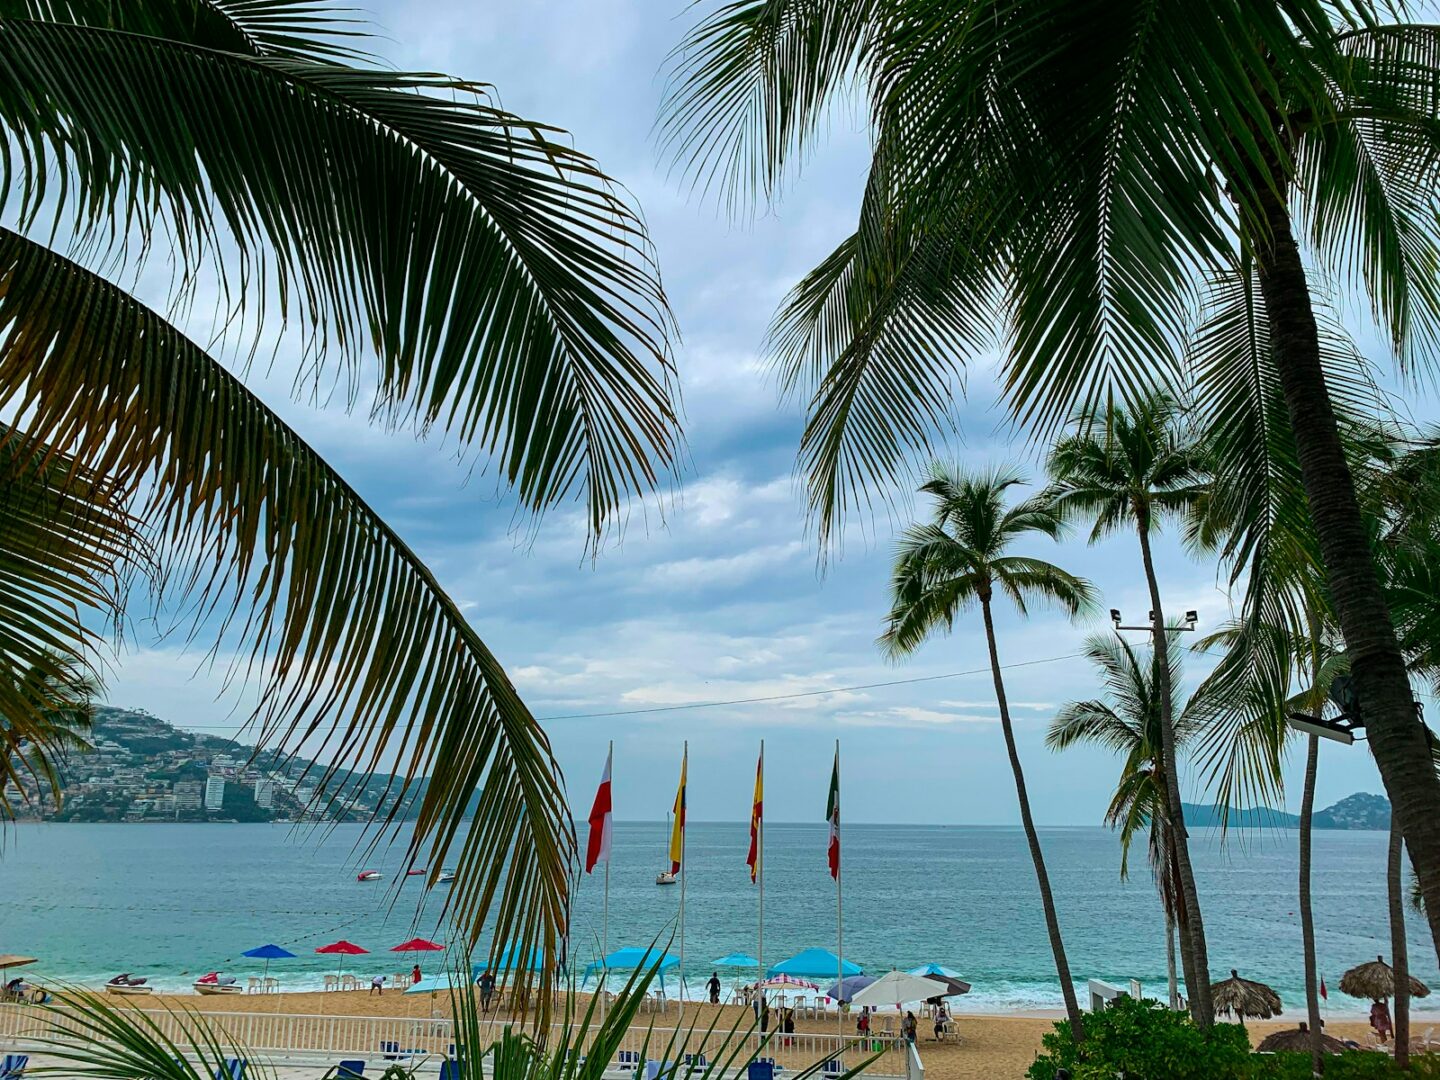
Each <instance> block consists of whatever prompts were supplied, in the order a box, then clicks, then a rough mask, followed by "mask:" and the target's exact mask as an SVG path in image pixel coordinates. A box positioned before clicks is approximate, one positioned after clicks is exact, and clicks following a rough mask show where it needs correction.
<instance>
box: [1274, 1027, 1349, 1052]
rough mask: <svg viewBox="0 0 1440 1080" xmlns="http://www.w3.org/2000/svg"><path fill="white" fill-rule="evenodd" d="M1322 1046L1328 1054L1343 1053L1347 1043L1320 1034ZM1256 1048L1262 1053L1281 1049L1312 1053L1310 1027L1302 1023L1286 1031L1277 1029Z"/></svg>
mask: <svg viewBox="0 0 1440 1080" xmlns="http://www.w3.org/2000/svg"><path fill="white" fill-rule="evenodd" d="M1320 1048H1321V1050H1323V1051H1324V1052H1325V1053H1327V1054H1343V1053H1344V1052H1345V1044H1344V1043H1342V1042H1341V1041H1340V1040H1339V1039H1337V1038H1335V1037H1334V1036H1331V1035H1325V1034H1322V1035H1321V1036H1320ZM1255 1049H1257V1050H1259V1051H1260V1053H1262V1054H1271V1053H1274V1052H1276V1051H1279V1050H1295V1051H1298V1052H1299V1053H1302V1054H1308V1053H1310V1029H1309V1028H1308V1027H1307V1026H1306V1025H1304V1024H1301V1025H1300V1026H1299V1027H1298V1028H1286V1029H1285V1030H1284V1031H1276V1032H1273V1033H1271V1034H1269V1035H1266V1036H1265V1038H1263V1039H1261V1040H1260V1045H1259V1046H1257V1047H1256V1048H1255Z"/></svg>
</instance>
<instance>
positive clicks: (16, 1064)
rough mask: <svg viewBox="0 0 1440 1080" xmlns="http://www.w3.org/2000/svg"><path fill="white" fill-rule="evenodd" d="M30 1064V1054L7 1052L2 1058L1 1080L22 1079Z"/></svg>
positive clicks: (0, 1065) (0, 1064)
mask: <svg viewBox="0 0 1440 1080" xmlns="http://www.w3.org/2000/svg"><path fill="white" fill-rule="evenodd" d="M29 1064H30V1055H29V1054H6V1055H5V1056H4V1057H3V1058H0V1080H21V1078H22V1077H23V1076H24V1075H25V1066H27V1065H29Z"/></svg>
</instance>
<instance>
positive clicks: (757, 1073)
mask: <svg viewBox="0 0 1440 1080" xmlns="http://www.w3.org/2000/svg"><path fill="white" fill-rule="evenodd" d="M745 1080H775V1062H774V1060H765V1059H762V1060H760V1061H752V1062H751V1063H750V1065H749V1067H748V1068H747V1069H746V1070H745Z"/></svg>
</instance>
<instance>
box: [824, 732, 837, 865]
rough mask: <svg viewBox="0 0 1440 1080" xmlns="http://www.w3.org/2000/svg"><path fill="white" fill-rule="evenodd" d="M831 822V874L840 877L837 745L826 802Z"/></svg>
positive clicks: (826, 815) (826, 812)
mask: <svg viewBox="0 0 1440 1080" xmlns="http://www.w3.org/2000/svg"><path fill="white" fill-rule="evenodd" d="M825 817H826V818H827V819H828V820H829V822H830V876H831V877H832V878H836V879H837V880H838V879H839V877H840V747H838V746H837V747H835V771H834V772H832V773H831V774H830V798H829V799H828V800H827V802H826V804H825Z"/></svg>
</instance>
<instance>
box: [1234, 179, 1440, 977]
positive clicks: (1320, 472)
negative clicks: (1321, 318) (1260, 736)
mask: <svg viewBox="0 0 1440 1080" xmlns="http://www.w3.org/2000/svg"><path fill="white" fill-rule="evenodd" d="M1277 172H1278V170H1277ZM1269 179H1270V178H1265V179H1262V180H1261V182H1260V183H1259V184H1257V185H1256V187H1257V189H1258V191H1259V195H1260V199H1261V204H1262V209H1263V211H1264V214H1265V218H1266V221H1265V224H1266V226H1268V234H1267V235H1266V236H1264V237H1261V238H1260V241H1261V242H1260V243H1259V244H1258V245H1257V254H1258V256H1259V260H1258V261H1259V265H1258V270H1259V277H1260V289H1261V292H1262V294H1263V295H1264V298H1265V308H1266V312H1267V313H1268V316H1269V319H1270V342H1271V348H1272V349H1274V352H1275V360H1276V367H1277V368H1278V373H1279V376H1280V385H1281V389H1282V390H1283V392H1284V394H1285V405H1286V408H1287V411H1288V412H1289V415H1290V426H1291V428H1292V429H1293V431H1294V433H1295V446H1296V449H1297V451H1298V456H1299V460H1300V473H1301V477H1302V479H1303V481H1304V484H1305V495H1306V498H1307V499H1308V501H1309V504H1310V514H1311V516H1312V518H1313V519H1314V521H1315V532H1316V535H1317V536H1318V538H1319V541H1320V550H1321V553H1322V555H1323V556H1324V559H1325V577H1326V581H1327V583H1328V585H1329V587H1330V595H1331V597H1332V598H1333V599H1334V602H1335V611H1336V614H1337V616H1338V618H1339V622H1340V630H1341V632H1342V633H1343V634H1344V636H1345V651H1346V653H1347V654H1348V655H1349V657H1350V674H1351V678H1352V679H1353V680H1354V683H1355V689H1356V691H1357V693H1358V695H1359V700H1360V709H1361V713H1362V719H1363V720H1364V723H1365V727H1366V731H1367V733H1368V736H1369V740H1370V750H1371V753H1373V754H1374V756H1375V764H1376V765H1377V766H1378V767H1379V769H1380V776H1381V779H1383V780H1384V782H1385V791H1386V793H1387V794H1388V795H1389V797H1390V804H1391V807H1392V808H1393V813H1394V815H1395V817H1396V818H1397V819H1398V820H1399V824H1400V830H1401V835H1403V836H1404V837H1405V843H1406V846H1407V847H1408V849H1409V852H1410V860H1411V863H1412V865H1413V866H1414V868H1415V874H1416V877H1417V878H1418V879H1419V881H1420V889H1421V892H1422V894H1423V895H1424V897H1425V913H1426V918H1427V919H1428V920H1429V923H1430V934H1431V938H1432V940H1433V941H1434V943H1435V949H1436V955H1437V957H1440V780H1437V779H1436V776H1435V770H1434V767H1433V765H1432V764H1431V760H1430V752H1429V747H1428V746H1427V745H1426V740H1425V735H1424V731H1423V730H1422V728H1421V725H1420V724H1419V723H1417V722H1416V716H1415V699H1414V697H1413V696H1412V694H1411V692H1410V683H1409V679H1408V678H1407V676H1406V672H1405V660H1404V657H1403V656H1402V655H1401V652H1400V645H1399V642H1398V641H1397V640H1396V637H1395V628H1394V625H1393V623H1391V621H1390V612H1389V608H1388V607H1387V606H1386V603H1385V597H1384V594H1383V593H1382V592H1381V588H1380V578H1379V575H1378V573H1377V571H1376V568H1375V562H1374V559H1373V558H1372V557H1371V553H1370V542H1369V535H1368V533H1367V530H1366V528H1365V521H1364V518H1363V517H1362V515H1361V513H1360V504H1359V501H1358V499H1357V498H1356V496H1355V482H1354V478H1353V477H1352V476H1351V474H1350V466H1349V463H1348V462H1347V461H1346V460H1345V452H1344V450H1343V448H1342V446H1341V443H1340V434H1339V429H1338V427H1337V425H1336V421H1335V411H1334V409H1333V408H1332V406H1331V403H1330V392H1329V389H1328V388H1327V387H1326V385H1325V373H1324V370H1323V368H1322V367H1321V365H1320V337H1319V331H1318V329H1317V327H1316V324H1315V312H1314V308H1313V306H1312V304H1311V299H1310V291H1309V287H1308V284H1307V282H1306V279H1305V267H1304V264H1303V263H1302V262H1301V259H1300V251H1299V248H1298V247H1297V245H1296V243H1295V235H1294V231H1293V229H1292V225H1291V220H1290V211H1289V207H1288V205H1287V203H1286V201H1285V199H1284V197H1283V195H1282V194H1279V192H1284V191H1286V190H1288V183H1287V182H1286V180H1285V178H1284V177H1283V176H1281V177H1279V182H1278V185H1277V186H1276V187H1275V188H1273V189H1272V187H1271V186H1270V183H1269V182H1267V181H1268V180H1269Z"/></svg>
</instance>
